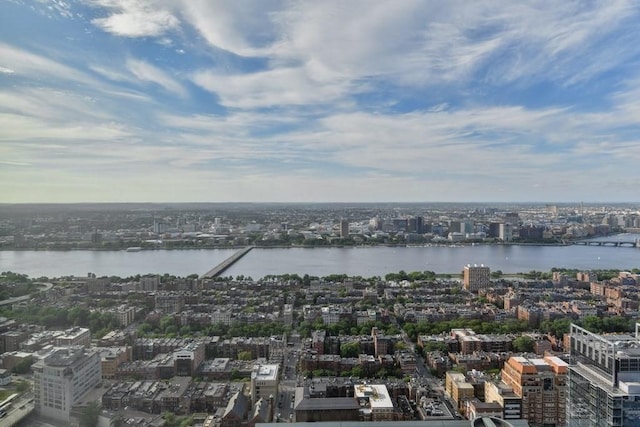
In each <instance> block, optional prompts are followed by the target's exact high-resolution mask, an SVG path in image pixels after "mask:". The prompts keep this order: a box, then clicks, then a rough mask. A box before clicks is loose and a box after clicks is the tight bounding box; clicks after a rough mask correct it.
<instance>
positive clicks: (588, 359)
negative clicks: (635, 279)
mask: <svg viewBox="0 0 640 427" xmlns="http://www.w3.org/2000/svg"><path fill="white" fill-rule="evenodd" d="M639 327H640V324H639V323H636V333H635V336H632V335H627V334H607V335H599V334H594V333H592V332H589V331H588V330H586V329H584V328H581V327H579V326H577V325H573V324H572V325H571V329H570V331H569V332H570V352H571V365H570V366H569V390H568V393H567V407H568V409H569V411H568V414H567V424H568V425H569V426H570V427H627V426H640V335H639V330H638V328H639Z"/></svg>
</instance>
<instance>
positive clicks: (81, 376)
mask: <svg viewBox="0 0 640 427" xmlns="http://www.w3.org/2000/svg"><path fill="white" fill-rule="evenodd" d="M32 368H33V394H34V405H35V410H36V412H37V413H39V415H40V416H41V417H44V418H50V419H53V420H57V421H61V422H63V423H69V414H70V413H71V407H72V406H73V405H75V404H77V403H78V402H80V401H81V400H82V398H83V397H84V396H85V395H86V394H87V393H88V392H89V391H90V390H91V389H92V388H93V387H94V386H95V385H96V384H97V383H98V382H100V379H101V376H102V372H101V365H100V355H99V354H98V352H96V351H92V350H87V349H85V348H83V347H81V346H75V347H61V348H55V349H54V350H53V351H52V352H51V354H49V355H48V356H46V357H44V358H43V359H40V360H39V361H37V362H36V363H34V364H33V367H32Z"/></svg>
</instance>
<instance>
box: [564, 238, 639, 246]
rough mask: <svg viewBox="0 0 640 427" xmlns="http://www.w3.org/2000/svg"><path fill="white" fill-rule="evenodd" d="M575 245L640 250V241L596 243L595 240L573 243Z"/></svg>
mask: <svg viewBox="0 0 640 427" xmlns="http://www.w3.org/2000/svg"><path fill="white" fill-rule="evenodd" d="M571 243H572V244H574V245H583V246H614V247H619V246H620V247H623V246H624V247H628V248H640V239H636V240H634V241H602V242H600V241H595V240H582V241H575V242H571Z"/></svg>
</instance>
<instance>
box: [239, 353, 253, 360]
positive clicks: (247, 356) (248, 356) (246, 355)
mask: <svg viewBox="0 0 640 427" xmlns="http://www.w3.org/2000/svg"><path fill="white" fill-rule="evenodd" d="M251 359H253V357H252V355H251V352H250V351H241V352H239V353H238V360H251Z"/></svg>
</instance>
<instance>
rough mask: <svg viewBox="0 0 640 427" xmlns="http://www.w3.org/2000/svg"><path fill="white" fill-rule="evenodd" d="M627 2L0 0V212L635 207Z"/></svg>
mask: <svg viewBox="0 0 640 427" xmlns="http://www.w3.org/2000/svg"><path fill="white" fill-rule="evenodd" d="M639 178H640V2H638V1H636V0H628V1H626V0H602V1H597V0H584V1H560V2H558V1H552V0H550V1H541V0H536V1H513V0H495V1H493V0H492V1H489V0H487V1H466V0H465V1H457V0H442V1H439V0H431V1H413V0H402V1H398V0H389V1H383V0H364V1H358V0H349V1H342V0H338V1H330V0H326V1H325V0H323V1H311V0H309V1H291V0H288V1H276V0H255V1H250V0H225V1H214V0H84V1H79V0H78V1H75V0H68V1H67V0H27V1H20V0H3V1H1V2H0V202H4V203H33V202H37V203H68V202H438V201H442V202H491V201H494V202H534V201H540V202H574V201H584V202H637V201H639V200H640V179H639Z"/></svg>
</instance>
